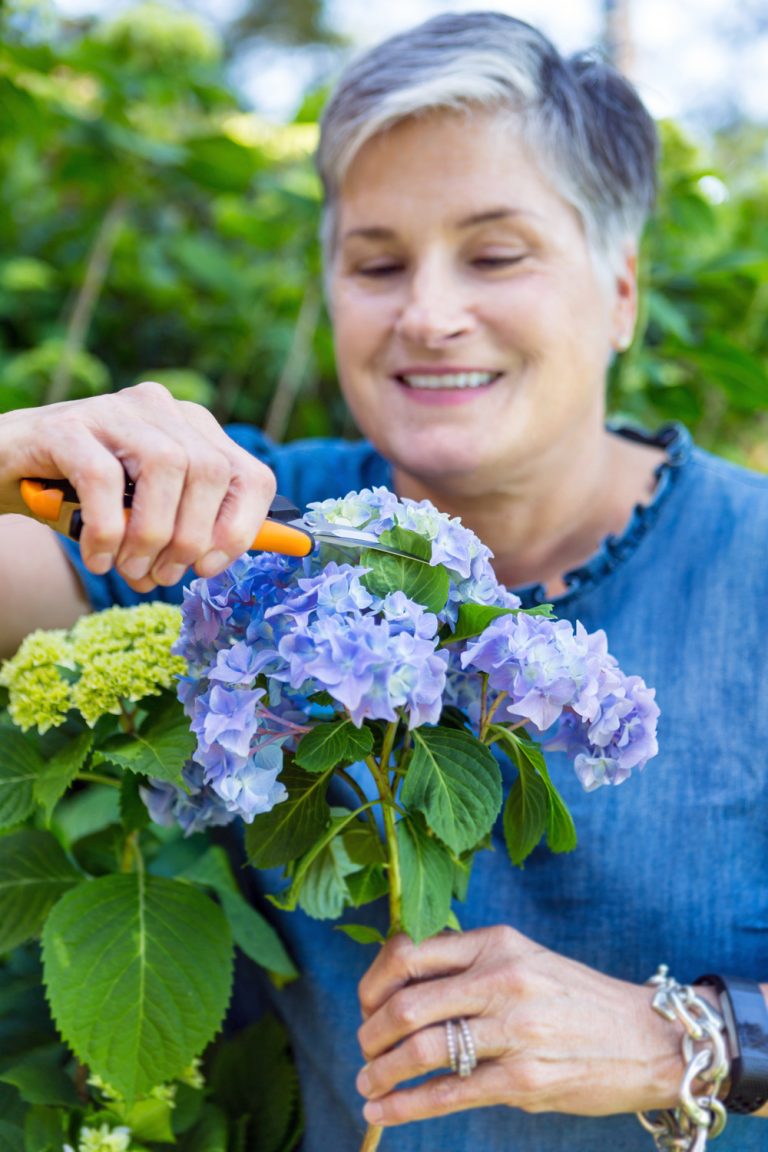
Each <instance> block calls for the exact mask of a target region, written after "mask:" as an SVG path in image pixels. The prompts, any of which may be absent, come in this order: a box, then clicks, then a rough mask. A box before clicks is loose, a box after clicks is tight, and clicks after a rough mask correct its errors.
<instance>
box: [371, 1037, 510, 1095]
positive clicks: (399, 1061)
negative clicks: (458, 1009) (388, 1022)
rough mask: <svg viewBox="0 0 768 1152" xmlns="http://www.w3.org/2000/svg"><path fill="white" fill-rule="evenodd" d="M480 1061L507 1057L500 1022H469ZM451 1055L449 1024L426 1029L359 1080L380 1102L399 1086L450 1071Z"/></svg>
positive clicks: (375, 1062)
mask: <svg viewBox="0 0 768 1152" xmlns="http://www.w3.org/2000/svg"><path fill="white" fill-rule="evenodd" d="M467 1024H468V1027H469V1030H470V1032H471V1035H472V1041H473V1043H474V1045H475V1053H476V1056H477V1059H478V1061H483V1060H486V1061H487V1060H491V1059H493V1058H494V1057H497V1056H501V1055H503V1054H504V1053H505V1052H506V1051H507V1048H506V1046H505V1043H504V1037H503V1035H502V1031H501V1027H500V1025H499V1023H498V1021H497V1020H495V1019H493V1020H491V1019H489V1020H486V1019H483V1017H481V1016H476V1017H474V1018H473V1019H470V1020H468V1021H467ZM450 1066H451V1061H450V1054H449V1050H448V1038H447V1035H446V1025H445V1023H444V1022H443V1023H441V1024H438V1025H437V1026H434V1027H431V1028H423V1029H422V1030H421V1031H420V1032H416V1033H415V1034H414V1035H413V1036H409V1037H408V1039H407V1040H404V1041H403V1043H402V1044H398V1045H397V1047H395V1048H392V1049H391V1050H390V1051H389V1052H385V1053H384V1054H383V1055H382V1056H379V1057H378V1058H377V1059H375V1060H372V1061H371V1062H370V1063H369V1064H366V1066H365V1068H363V1070H362V1071H361V1073H360V1075H359V1076H358V1078H357V1090H358V1092H360V1094H361V1095H362V1096H367V1097H369V1098H370V1099H372V1100H373V1099H377V1098H378V1097H380V1096H386V1095H387V1094H389V1093H390V1092H391V1091H392V1090H393V1089H394V1088H396V1087H397V1085H398V1084H404V1083H407V1081H409V1080H415V1079H416V1078H417V1077H418V1076H425V1075H426V1074H427V1073H429V1072H436V1071H438V1070H439V1069H440V1068H450Z"/></svg>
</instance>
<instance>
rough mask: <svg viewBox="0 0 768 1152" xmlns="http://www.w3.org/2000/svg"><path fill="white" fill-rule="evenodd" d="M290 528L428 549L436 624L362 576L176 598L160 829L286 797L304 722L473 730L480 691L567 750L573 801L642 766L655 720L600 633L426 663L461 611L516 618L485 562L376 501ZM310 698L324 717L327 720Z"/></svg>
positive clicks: (238, 579)
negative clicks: (405, 534) (452, 722)
mask: <svg viewBox="0 0 768 1152" xmlns="http://www.w3.org/2000/svg"><path fill="white" fill-rule="evenodd" d="M304 523H305V524H306V526H307V527H308V528H309V529H310V530H311V529H312V528H313V527H314V528H323V527H333V526H337V525H338V526H342V527H349V528H353V529H363V530H365V531H367V532H370V533H372V534H374V535H377V536H380V535H381V533H382V532H384V531H387V530H389V529H392V528H397V527H400V528H403V529H407V530H409V531H412V532H416V533H418V534H419V536H421V537H422V539H424V540H426V541H428V542H429V544H430V549H431V556H430V563H431V564H433V565H442V566H443V567H444V568H445V570H446V571H447V573H448V576H449V595H448V601H447V603H446V604H445V606H444V607H443V608H442V610H441V611H440V612H439V613H434V612H430V611H428V610H427V609H426V608H424V607H423V605H420V604H418V603H415V602H414V601H412V600H410V599H409V598H408V597H407V596H406V594H405V593H404V592H403V591H393V592H391V593H390V594H389V595H387V596H384V597H381V596H377V595H376V594H374V593H372V592H370V591H369V590H368V589H367V588H366V587H365V583H364V577H365V574H366V572H367V571H368V569H366V568H364V567H361V566H360V565H359V564H358V565H355V564H338V563H329V564H326V565H323V563H322V559H321V557H319V556H318V554H317V553H313V554H312V555H311V556H309V557H307V558H306V559H305V560H303V561H298V560H295V559H292V558H288V557H281V556H275V555H273V554H269V553H262V554H258V555H245V556H243V557H241V558H239V559H238V560H236V561H235V562H234V563H233V564H232V565H231V566H230V568H229V569H227V571H226V572H224V573H222V574H221V575H220V576H217V577H215V578H214V579H211V580H197V581H195V582H194V583H193V585H192V586H191V588H190V589H188V590H187V591H186V592H185V601H184V606H183V626H182V632H181V637H180V640H179V643H178V644H177V645H176V648H175V651H176V652H178V653H180V654H182V655H183V656H185V657H186V659H187V661H188V664H189V673H188V675H187V676H185V677H182V678H180V684H179V697H180V699H181V700H182V702H183V704H184V708H185V711H186V713H187V715H188V716H189V717H190V720H191V726H192V729H193V731H194V732H195V733H196V734H197V737H198V746H197V749H196V752H195V759H194V761H192V762H190V764H189V765H188V766H187V768H185V781H186V784H187V786H188V789H189V791H188V792H184V793H179V792H178V790H175V789H171V790H170V791H169V789H170V786H167V785H160V784H154V785H153V786H152V789H151V790H150V792H151V795H149V794H148V803H150V805H151V806H152V809H153V812H154V813H156V814H157V818H158V819H159V820H165V819H169V818H173V819H176V820H178V821H179V822H180V823H181V824H182V827H185V829H187V830H188V829H190V828H197V827H202V826H204V824H205V823H206V822H208V823H216V822H226V821H228V820H229V819H232V818H234V816H240V817H241V818H243V819H244V820H246V821H249V820H252V819H253V817H254V815H256V814H258V813H260V812H265V811H268V810H269V809H270V808H271V807H272V806H273V805H274V804H277V803H279V802H280V801H281V800H282V799H283V798H284V797H285V789H284V788H283V786H282V784H281V783H280V781H279V774H280V769H281V766H282V763H283V755H284V750H285V749H292V748H294V747H295V742H296V740H297V739H298V738H299V737H300V735H301V734H302V732H304V731H307V730H308V729H309V727H311V725H312V723H313V722H314V721H316V720H317V719H329V718H330V717H332V716H333V715H337V714H339V713H341V714H348V715H349V716H350V717H351V718H352V720H353V721H354V723H355V724H357V725H358V726H359V725H361V724H362V723H363V722H364V721H365V720H368V719H371V720H373V719H378V720H386V721H394V720H396V719H398V718H399V717H400V716H402V717H404V718H405V719H406V720H407V722H408V724H409V725H410V726H411V727H416V726H418V725H421V724H435V723H437V722H438V721H439V717H440V713H441V711H442V709H443V707H444V705H446V704H453V705H454V706H455V707H457V708H459V709H460V710H461V711H462V713H463V714H464V715H465V716H466V717H467V718H468V721H469V722H470V723H472V724H474V725H477V724H478V723H479V721H480V676H479V673H481V672H482V673H485V674H487V676H488V683H489V687H490V689H491V692H492V693H495V694H496V695H497V696H498V695H499V694H500V693H504V694H505V697H504V699H503V701H502V702H501V703H500V704H499V707H498V710H497V712H496V714H495V719H496V720H497V721H498V722H502V723H504V722H506V723H513V724H518V723H521V724H522V723H527V724H530V725H532V726H533V727H535V728H537V729H539V731H544V730H546V729H549V728H550V727H551V726H552V725H553V724H554V723H556V722H557V725H558V726H557V731H556V733H555V735H554V736H553V738H552V741H553V742H552V743H551V744H550V746H551V747H553V748H555V747H557V748H562V749H565V750H566V751H567V752H568V754H569V755H570V757H571V758H572V759H573V761H574V764H575V767H576V771H577V774H578V775H579V778H580V779H581V781H582V783H583V784H584V786H585V787H586V788H592V787H596V786H597V785H598V784H600V783H617V782H619V781H620V780H621V779H624V778H626V776H627V775H628V774H629V773H630V772H631V771H632V769H633V768H635V767H642V765H643V764H644V763H645V762H646V760H647V759H648V758H649V757H650V756H652V755H653V754H654V753H655V750H656V743H655V724H656V717H657V715H658V708H657V707H656V704H655V701H654V699H653V692H652V691H651V690H649V689H648V688H646V686H645V685H644V683H643V682H642V680H640V679H639V678H638V677H627V676H624V674H623V673H622V672H621V670H620V669H619V667H618V664H617V663H616V661H615V660H614V659H613V657H612V656H611V655H610V654H609V652H608V649H607V643H606V640H605V636H604V634H603V633H600V632H597V633H594V634H591V635H590V634H589V633H587V632H586V631H585V630H584V629H583V628H582V627H581V625H576V627H575V628H573V627H571V625H570V624H569V623H567V622H566V621H552V620H547V619H545V618H544V617H532V616H529V615H527V614H525V613H519V612H514V614H510V615H505V616H503V617H500V618H499V619H497V620H496V621H494V622H493V623H492V624H491V625H490V626H489V627H488V628H486V629H485V631H484V632H483V634H482V635H481V636H479V637H477V638H476V639H473V640H472V641H470V642H464V643H459V644H454V645H449V646H447V647H445V648H440V647H439V643H440V634H441V630H443V629H444V628H445V626H446V625H447V626H448V627H449V628H450V627H453V626H454V625H455V622H456V620H457V618H458V613H459V609H460V607H461V605H462V604H466V603H472V604H484V605H493V606H499V607H504V608H509V609H518V608H519V606H520V601H519V599H518V598H517V597H516V596H515V595H514V594H513V593H511V592H509V591H508V590H507V589H506V588H504V587H503V586H502V585H501V584H499V583H498V581H497V580H496V576H495V573H494V571H493V567H492V554H491V552H490V551H489V549H488V548H486V547H485V545H483V544H482V543H481V541H480V540H478V539H477V537H476V536H475V535H474V534H473V533H472V532H471V531H469V530H468V529H467V528H465V527H464V526H463V525H462V524H461V522H460V521H459V520H458V519H456V518H451V517H449V516H447V515H445V514H444V513H441V512H439V511H438V510H437V509H435V508H434V507H433V506H432V505H431V504H429V503H428V502H427V501H421V502H416V501H412V500H399V499H398V498H397V496H396V495H395V494H394V493H392V492H390V491H388V490H387V489H386V488H374V489H365V490H363V491H361V492H351V493H349V494H348V495H347V496H345V497H343V498H342V499H338V500H326V501H322V502H320V503H317V504H313V505H311V506H310V508H309V511H308V512H307V513H306V514H305V516H304ZM319 693H327V695H328V697H330V699H331V700H332V701H334V702H335V706H328V704H327V701H326V700H325V698H324V697H322V696H321V697H320V699H321V700H323V703H322V705H321V704H319V703H318V700H317V697H318V694H319Z"/></svg>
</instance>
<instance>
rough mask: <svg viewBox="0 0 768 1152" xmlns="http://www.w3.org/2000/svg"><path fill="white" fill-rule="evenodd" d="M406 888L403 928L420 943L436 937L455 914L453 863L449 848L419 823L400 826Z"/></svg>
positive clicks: (407, 823) (400, 850)
mask: <svg viewBox="0 0 768 1152" xmlns="http://www.w3.org/2000/svg"><path fill="white" fill-rule="evenodd" d="M397 845H398V850H399V853H400V873H401V876H402V885H403V900H402V915H403V929H404V930H405V931H406V932H407V933H408V935H409V936H410V937H411V939H412V940H415V941H416V943H417V944H418V943H419V941H421V940H425V939H426V938H427V936H434V934H435V933H436V932H439V931H440V930H441V929H442V928H444V927H445V925H446V924H447V922H448V917H449V915H450V912H451V890H452V887H453V861H452V859H451V857H450V855H449V854H448V852H447V851H446V849H445V847H444V846H443V845H442V844H441V843H440V841H439V840H437V839H436V838H435V837H434V836H430V835H429V832H428V831H427V829H426V828H424V827H422V825H421V823H420V822H419V821H417V820H412V819H410V818H408V817H405V818H404V819H402V820H399V821H398V824H397Z"/></svg>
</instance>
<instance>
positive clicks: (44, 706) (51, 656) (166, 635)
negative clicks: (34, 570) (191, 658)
mask: <svg viewBox="0 0 768 1152" xmlns="http://www.w3.org/2000/svg"><path fill="white" fill-rule="evenodd" d="M180 628H181V612H180V610H179V609H178V608H176V607H175V606H173V605H171V604H163V603H160V602H156V603H152V604H139V605H138V606H137V607H135V608H108V609H106V611H104V612H96V613H94V614H93V615H91V616H83V617H82V618H81V619H80V620H78V622H77V623H76V624H75V626H74V628H72V629H70V631H69V632H65V631H63V630H60V629H58V630H56V631H49V632H43V631H40V632H33V633H32V634H31V635H29V636H27V638H26V639H25V640H24V641H23V642H22V644H21V647H20V648H19V650H18V652H17V653H16V655H15V656H13V657H12V659H10V660H7V661H6V662H5V664H3V665H2V667H0V684H3V685H5V687H7V688H8V690H9V702H8V711H9V712H10V715H11V719H12V720H13V722H14V724H17V725H18V726H19V727H20V728H22V729H23V730H24V731H26V730H27V729H29V728H34V727H36V728H37V730H38V731H39V732H46V731H47V730H48V729H49V728H52V727H56V726H58V725H60V724H63V723H64V720H65V719H66V717H67V713H68V712H69V711H70V709H73V708H74V709H76V710H77V711H79V712H80V713H81V715H82V716H83V718H84V720H85V721H86V723H87V724H89V725H90V726H91V727H93V726H94V724H95V723H96V721H97V720H99V719H100V718H101V717H102V716H105V715H107V714H108V713H113V714H115V715H119V714H120V712H121V710H122V705H123V702H135V701H138V700H143V699H144V697H145V696H157V695H159V694H160V693H161V692H162V691H163V690H164V689H166V688H171V687H172V686H173V683H174V679H175V677H176V676H177V675H178V674H179V673H181V672H184V671H185V669H186V662H185V661H184V658H183V657H182V656H173V655H172V654H171V647H172V646H173V644H174V642H175V641H176V640H177V639H178V636H179V630H180Z"/></svg>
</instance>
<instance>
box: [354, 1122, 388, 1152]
mask: <svg viewBox="0 0 768 1152" xmlns="http://www.w3.org/2000/svg"><path fill="white" fill-rule="evenodd" d="M383 1132H384V1129H383V1128H379V1126H378V1125H377V1124H369V1125H368V1127H367V1129H366V1131H365V1137H364V1139H363V1142H362V1144H361V1145H360V1152H376V1149H377V1148H378V1146H379V1141H380V1140H381V1137H382V1133H383Z"/></svg>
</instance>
